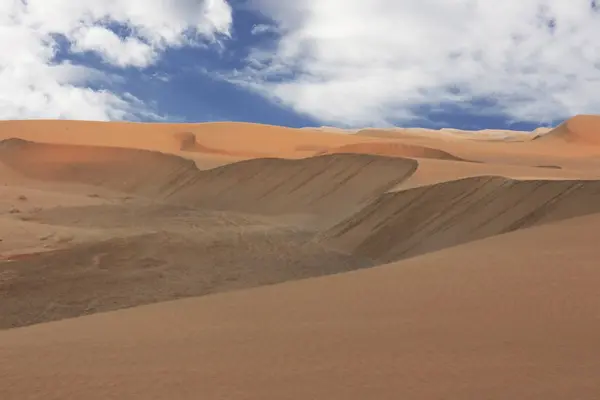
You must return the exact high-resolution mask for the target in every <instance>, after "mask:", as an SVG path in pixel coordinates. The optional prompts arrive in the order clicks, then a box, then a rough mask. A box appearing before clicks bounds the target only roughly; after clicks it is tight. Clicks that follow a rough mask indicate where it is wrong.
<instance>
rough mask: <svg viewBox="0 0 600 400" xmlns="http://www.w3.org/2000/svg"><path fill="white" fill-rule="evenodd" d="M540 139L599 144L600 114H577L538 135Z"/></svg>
mask: <svg viewBox="0 0 600 400" xmlns="http://www.w3.org/2000/svg"><path fill="white" fill-rule="evenodd" d="M537 139H538V140H540V141H549V140H562V141H565V142H569V143H574V144H581V145H591V146H600V116H599V115H577V116H575V117H573V118H570V119H568V120H566V121H565V122H563V123H562V124H560V125H559V126H558V127H556V128H555V129H553V130H551V131H549V132H547V133H544V134H543V135H540V136H538V138H537Z"/></svg>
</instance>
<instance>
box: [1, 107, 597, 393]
mask: <svg viewBox="0 0 600 400" xmlns="http://www.w3.org/2000/svg"><path fill="white" fill-rule="evenodd" d="M598 118H599V117H595V116H577V117H574V118H572V119H569V120H567V121H565V122H564V123H563V124H561V125H559V126H558V127H556V128H554V129H552V130H548V129H545V128H540V129H537V130H535V131H534V132H532V133H520V132H510V131H498V130H484V131H480V132H467V131H459V130H454V129H443V130H440V131H434V130H423V129H386V130H362V131H361V130H357V133H349V132H343V131H341V130H337V131H334V130H332V129H329V128H327V129H325V128H323V129H311V128H307V129H291V128H285V127H277V126H266V125H260V124H245V123H229V122H221V123H202V124H151V123H145V124H140V123H96V122H87V121H4V122H0V330H1V331H0V359H2V360H3V362H2V363H0V382H2V384H0V398H2V399H9V400H12V399H15V400H16V399H19V400H20V399H23V398H32V399H34V398H86V399H94V398H98V399H100V398H102V399H104V398H128V399H138V398H139V399H144V400H146V399H153V398H154V399H165V398H173V397H175V398H181V399H186V398H190V399H191V398H196V397H197V396H198V393H202V395H203V396H204V397H208V398H231V399H237V398H239V399H242V398H243V399H265V398H267V399H268V398H277V399H281V398H289V399H295V398H298V399H300V398H302V399H304V398H340V397H341V398H348V399H354V398H356V399H358V398H361V399H362V398H368V397H376V398H390V399H391V398H394V399H395V398H397V397H398V395H399V394H400V395H401V396H408V397H410V398H413V399H424V400H425V399H434V398H441V397H449V398H461V399H463V398H464V399H480V398H490V399H505V398H532V399H533V398H543V399H562V398H566V397H576V398H580V399H584V400H587V399H590V400H591V399H595V398H596V395H597V393H598V392H600V386H599V385H598V383H597V379H596V377H597V375H598V373H600V370H598V368H597V362H596V360H597V358H598V354H596V353H597V346H596V345H595V343H596V341H597V339H596V338H597V336H598V335H600V326H599V325H598V323H597V322H598V319H597V315H598V304H600V297H599V296H598V291H597V290H596V289H597V288H596V286H597V285H596V282H597V278H598V276H597V275H598V274H597V272H598V268H596V266H597V259H598V254H596V253H598V246H597V245H596V240H595V237H596V235H595V232H596V231H597V230H598V227H600V219H599V218H600V217H599V216H600V201H599V200H600V162H599V161H598V158H597V155H598V154H600V151H599V150H598V147H597V146H596V144H595V141H596V134H595V132H596V126H597V125H596V121H597V119H598ZM547 131H548V132H547ZM470 161H475V162H470ZM388 262H392V263H391V264H386V265H383V263H388ZM124 309H126V310H124ZM90 314H95V315H90ZM75 371H76V373H75Z"/></svg>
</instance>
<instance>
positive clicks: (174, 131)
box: [0, 120, 369, 157]
mask: <svg viewBox="0 0 600 400" xmlns="http://www.w3.org/2000/svg"><path fill="white" fill-rule="evenodd" d="M189 134H194V135H195V137H196V139H197V141H198V143H200V144H202V145H203V146H205V147H206V148H209V149H212V150H213V151H220V152H225V153H232V154H238V153H243V154H259V155H262V156H291V157H294V156H298V154H297V153H298V152H297V151H296V148H297V147H299V146H303V145H317V144H318V145H320V146H323V147H332V146H341V145H344V144H348V143H356V142H364V141H368V140H369V138H359V137H353V136H351V135H347V134H343V133H332V132H320V131H317V130H309V129H293V128H286V127H279V126H271V125H260V124H251V123H241V122H240V123H238V122H211V123H198V124H167V123H164V124H162V123H154V124H151V123H131V122H88V121H59V120H50V121H46V120H33V121H0V140H1V139H8V138H11V137H17V138H21V139H26V140H31V141H38V142H47V143H66V144H77V145H94V146H111V147H128V148H136V149H145V150H155V151H162V152H166V153H173V152H179V151H181V150H182V149H181V144H182V135H184V136H185V135H188V136H189ZM187 140H188V141H189V139H187Z"/></svg>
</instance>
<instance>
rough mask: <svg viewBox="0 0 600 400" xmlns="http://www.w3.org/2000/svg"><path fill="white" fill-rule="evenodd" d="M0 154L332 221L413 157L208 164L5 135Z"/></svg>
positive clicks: (34, 173)
mask: <svg viewBox="0 0 600 400" xmlns="http://www.w3.org/2000/svg"><path fill="white" fill-rule="evenodd" d="M0 161H2V162H4V163H6V164H7V165H9V166H10V167H11V168H13V169H14V170H16V171H18V172H19V173H21V174H23V175H26V176H28V177H31V178H35V179H40V180H42V179H43V180H55V181H69V182H77V183H86V184H93V185H96V186H103V187H107V188H110V189H114V190H120V191H123V192H125V193H131V194H136V195H143V196H152V197H154V198H157V199H162V200H164V201H168V202H171V203H176V204H179V205H188V206H195V207H202V208H205V209H206V208H208V209H219V210H236V211H244V212H252V213H262V214H301V215H312V214H315V215H320V219H321V220H330V219H331V218H337V217H340V216H343V215H345V213H347V212H349V211H351V210H355V209H356V207H357V206H359V205H361V204H363V203H364V202H365V201H368V200H371V199H373V198H374V197H376V196H377V195H378V194H381V193H383V192H385V191H387V190H388V189H390V188H392V187H394V186H395V185H397V184H398V183H400V182H401V181H402V180H404V179H406V178H407V177H408V176H410V174H412V173H413V172H414V170H415V169H416V166H417V164H416V162H414V161H411V160H404V159H390V158H385V157H377V156H371V155H347V154H336V155H327V156H320V157H314V158H308V159H302V160H284V159H255V160H249V161H244V162H239V163H234V164H230V165H226V166H223V167H219V168H216V169H213V170H209V171H200V170H198V169H197V168H196V167H195V165H194V163H193V162H191V161H189V160H186V159H183V158H180V157H177V156H173V155H167V154H162V153H158V152H151V151H144V150H132V149H123V148H110V147H95V146H74V145H56V144H40V143H33V142H27V141H24V140H21V139H8V140H5V141H3V142H0Z"/></svg>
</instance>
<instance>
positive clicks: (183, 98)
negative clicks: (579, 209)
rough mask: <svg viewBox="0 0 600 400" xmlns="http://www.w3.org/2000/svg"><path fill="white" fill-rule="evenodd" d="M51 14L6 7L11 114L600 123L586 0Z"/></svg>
mask: <svg viewBox="0 0 600 400" xmlns="http://www.w3.org/2000/svg"><path fill="white" fill-rule="evenodd" d="M52 3H53V4H52V8H49V6H48V5H49V3H48V2H47V1H44V0H30V1H29V2H24V3H23V2H15V1H13V0H0V15H1V16H0V33H2V35H0V36H1V37H2V38H3V39H0V41H1V40H4V41H5V43H2V44H3V45H4V46H5V48H6V46H9V45H10V46H14V47H15V48H16V47H17V46H18V48H19V50H17V51H16V54H15V55H12V56H11V57H4V58H3V57H2V56H0V89H2V90H0V92H2V93H3V94H0V119H17V118H18V119H21V118H68V119H93V120H141V121H173V122H206V121H247V122H257V123H266V124H274V125H286V126H293V127H304V126H321V125H328V126H338V127H346V128H356V127H366V126H381V127H385V126H392V125H393V126H421V127H431V128H440V127H454V128H462V129H484V128H500V129H515V130H532V129H534V128H536V127H538V126H548V125H555V124H557V123H559V122H560V121H562V120H564V119H566V118H568V117H569V116H572V115H574V114H579V113H597V112H600V98H598V96H597V95H596V94H597V93H598V90H599V89H600V44H598V43H597V42H598V41H597V40H594V39H593V38H594V37H596V38H597V37H600V13H599V12H598V7H597V6H596V4H595V3H594V2H590V1H589V0H572V1H569V2H565V1H563V0H506V1H505V3H504V5H503V6H497V4H496V5H494V4H491V3H495V2H489V1H488V2H486V1H477V0H457V1H456V2H453V3H452V4H450V3H449V2H447V1H444V0H426V1H425V0H404V1H402V2H399V1H395V0H372V1H367V0H329V1H327V2H323V1H317V0H295V1H294V2H282V1H279V0H230V1H226V0H175V1H172V2H171V3H167V2H163V1H161V0H144V1H141V0H129V1H125V0H123V1H119V0H111V1H100V0H82V1H81V2H79V3H77V4H75V3H73V2H72V1H69V0H53V2H52ZM567 3H569V4H568V5H567Z"/></svg>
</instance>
